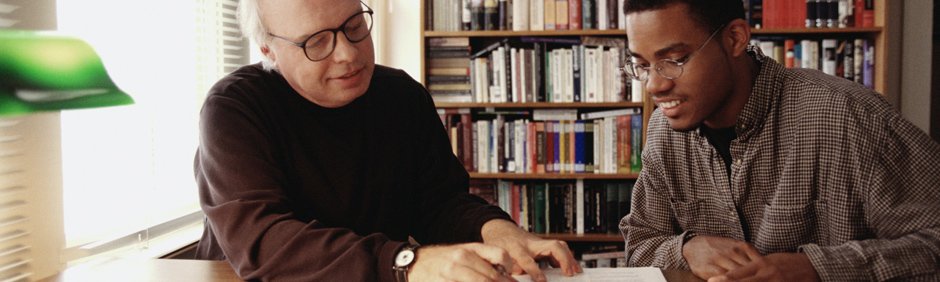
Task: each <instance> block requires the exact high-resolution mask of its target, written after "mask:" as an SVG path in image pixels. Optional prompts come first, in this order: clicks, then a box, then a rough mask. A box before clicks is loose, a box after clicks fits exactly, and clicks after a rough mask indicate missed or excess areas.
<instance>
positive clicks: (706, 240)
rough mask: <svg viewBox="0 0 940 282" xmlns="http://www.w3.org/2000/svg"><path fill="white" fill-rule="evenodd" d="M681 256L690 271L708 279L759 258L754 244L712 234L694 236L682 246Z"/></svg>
mask: <svg viewBox="0 0 940 282" xmlns="http://www.w3.org/2000/svg"><path fill="white" fill-rule="evenodd" d="M682 256H683V257H685V261H686V262H688V263H689V268H691V269H692V273H693V274H695V276H698V277H700V278H702V279H708V278H710V277H715V276H718V275H722V274H725V273H726V272H728V271H730V270H733V269H737V268H738V267H741V266H744V265H746V264H748V263H749V262H751V261H753V260H757V259H761V255H760V253H759V252H758V251H757V249H756V248H754V246H752V245H751V244H748V243H747V242H744V241H738V240H734V239H729V238H724V237H714V236H695V237H693V238H692V239H690V240H689V241H688V242H685V245H683V246H682Z"/></svg>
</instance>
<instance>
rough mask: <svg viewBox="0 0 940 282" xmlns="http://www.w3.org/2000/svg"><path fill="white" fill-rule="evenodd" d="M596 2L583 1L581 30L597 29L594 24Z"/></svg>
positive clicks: (592, 0)
mask: <svg viewBox="0 0 940 282" xmlns="http://www.w3.org/2000/svg"><path fill="white" fill-rule="evenodd" d="M594 1H595V0H581V28H583V29H595V28H597V25H595V24H594V22H595V19H594V14H595V13H594V9H595V7H594V6H595V5H594Z"/></svg>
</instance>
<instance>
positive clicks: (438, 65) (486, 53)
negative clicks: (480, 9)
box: [427, 36, 643, 103]
mask: <svg viewBox="0 0 940 282" xmlns="http://www.w3.org/2000/svg"><path fill="white" fill-rule="evenodd" d="M461 40H465V41H467V42H469V40H468V39H466V38H461ZM447 41H449V42H456V41H458V39H456V38H446V39H445V38H432V39H430V40H429V43H428V44H429V54H428V61H429V63H428V64H429V71H428V73H429V76H428V81H427V87H428V89H429V90H430V92H431V95H432V97H433V98H434V100H435V101H436V102H481V103H514V102H560V103H565V102H568V103H571V102H585V103H596V102H624V101H630V102H642V99H643V95H642V88H641V87H642V85H640V84H633V83H632V81H631V80H629V79H627V78H626V77H625V76H624V75H623V73H622V72H621V70H620V67H621V62H622V61H623V60H624V59H625V57H626V49H625V48H626V47H625V46H626V42H625V40H624V39H623V38H616V37H592V36H585V37H573V38H571V37H551V38H545V37H521V38H519V39H518V40H514V41H512V42H510V41H509V40H507V39H504V40H501V41H498V42H494V43H492V44H490V45H488V46H487V47H484V48H482V49H481V50H478V51H476V52H474V54H473V55H469V58H468V56H467V55H466V53H467V48H470V47H467V46H460V45H456V44H458V43H454V45H453V46H439V45H441V44H444V43H442V42H447ZM461 44H462V43H461ZM466 44H469V43H466ZM441 48H456V49H441Z"/></svg>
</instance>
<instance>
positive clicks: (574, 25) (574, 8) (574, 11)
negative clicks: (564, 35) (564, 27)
mask: <svg viewBox="0 0 940 282" xmlns="http://www.w3.org/2000/svg"><path fill="white" fill-rule="evenodd" d="M568 29H581V0H568Z"/></svg>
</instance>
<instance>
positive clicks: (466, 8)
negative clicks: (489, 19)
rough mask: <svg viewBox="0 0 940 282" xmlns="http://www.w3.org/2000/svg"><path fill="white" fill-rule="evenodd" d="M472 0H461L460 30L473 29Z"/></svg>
mask: <svg viewBox="0 0 940 282" xmlns="http://www.w3.org/2000/svg"><path fill="white" fill-rule="evenodd" d="M471 1H472V0H460V2H461V5H460V6H461V8H462V10H461V14H460V30H472V28H473V26H472V25H473V12H472V11H471V10H472V7H471V5H472V4H471V3H470V2H471Z"/></svg>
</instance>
